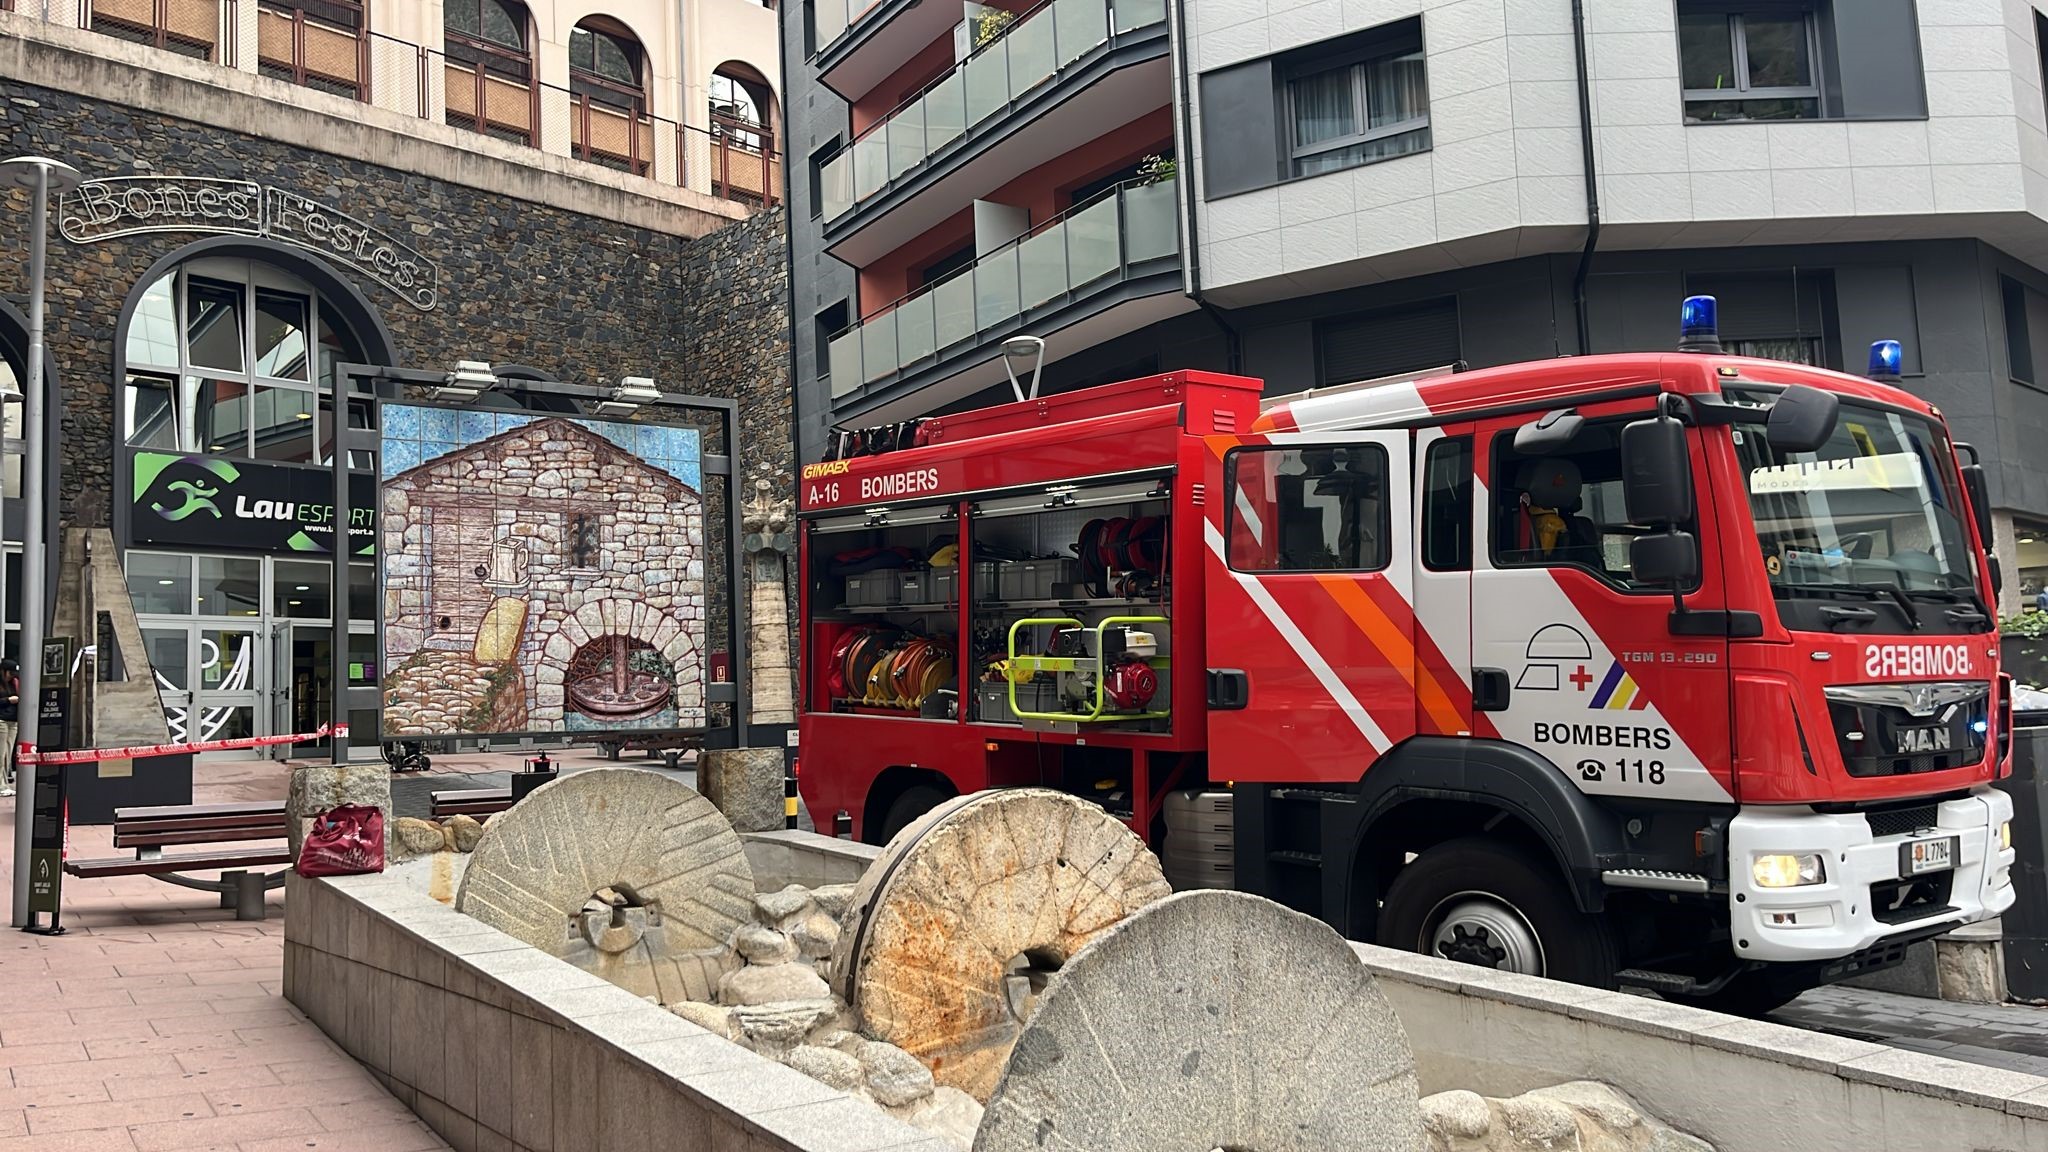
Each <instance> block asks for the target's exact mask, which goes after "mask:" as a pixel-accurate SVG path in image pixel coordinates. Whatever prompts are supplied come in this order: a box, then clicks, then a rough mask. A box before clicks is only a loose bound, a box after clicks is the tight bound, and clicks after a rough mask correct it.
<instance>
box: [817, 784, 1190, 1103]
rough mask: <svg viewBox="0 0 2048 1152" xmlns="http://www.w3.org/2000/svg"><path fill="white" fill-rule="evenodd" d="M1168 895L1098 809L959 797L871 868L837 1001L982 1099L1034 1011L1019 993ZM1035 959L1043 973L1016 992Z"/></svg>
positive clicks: (844, 929) (839, 972) (1153, 862)
mask: <svg viewBox="0 0 2048 1152" xmlns="http://www.w3.org/2000/svg"><path fill="white" fill-rule="evenodd" d="M885 881H886V882H885ZM1170 890H1171V889H1170V888H1169V887H1168V885H1167V883H1166V878H1165V877H1164V876H1162V875H1161V874H1160V870H1159V861H1158V858H1157V857H1155V856H1153V855H1152V853H1151V852H1150V851H1149V850H1148V849H1146V847H1145V844H1144V842H1143V841H1142V840H1139V839H1138V837H1137V836H1135V835H1133V834H1132V832H1131V830H1130V829H1129V828H1126V827H1125V826H1124V825H1123V824H1121V823H1120V822H1118V821H1117V820H1116V819H1115V818H1114V817H1112V816H1110V815H1109V814H1108V813H1107V812H1104V811H1103V810H1102V809H1101V808H1100V807H1098V806H1096V805H1094V804H1090V803H1087V802H1086V801H1083V800H1080V799H1077V798H1075V797H1072V796H1069V795H1066V794H1065V793H1062V792H1053V791H1050V790H1046V789H1037V788H1019V789H1005V790H1001V791H995V792H981V793H976V794H973V795H969V796H964V797H961V798H959V799H956V800H951V801H948V802H947V803H945V804H941V805H940V806H939V807H937V808H935V809H933V810H932V811H931V812H929V813H927V814H925V815H924V816H923V817H921V818H920V819H919V820H918V821H917V822H916V823H914V824H912V825H911V826H910V828H909V829H907V830H905V832H904V833H901V834H899V835H898V836H897V837H896V838H895V839H894V840H893V841H892V842H891V844H890V847H889V849H888V850H887V851H885V852H884V853H883V855H882V856H881V857H880V858H878V859H877V860H875V861H874V863H872V864H870V865H869V866H868V870H867V872H866V873H865V874H864V875H863V876H862V877H861V882H860V884H859V885H857V886H856V888H855V890H854V896H853V899H852V901H851V906H850V908H849V910H848V912H847V914H846V917H845V918H844V920H843V921H842V924H841V927H840V933H839V940H838V943H837V944H836V945H835V947H834V949H833V955H832V966H831V972H832V981H833V985H834V990H835V991H837V992H838V993H839V994H840V995H841V996H843V997H845V998H846V999H847V1001H848V1002H849V1003H851V1004H852V1005H853V1009H854V1011H855V1013H857V1014H858V1015H859V1017H860V1020H861V1024H862V1029H863V1031H865V1032H866V1033H867V1034H868V1035H869V1036H871V1037H874V1038H875V1039H877V1040H887V1041H889V1042H891V1043H894V1044H897V1045H899V1046H901V1047H903V1048H906V1049H908V1050H910V1051H913V1052H916V1053H917V1054H918V1055H919V1057H920V1058H921V1059H923V1060H924V1061H925V1062H926V1063H927V1064H928V1065H929V1066H930V1067H931V1068H932V1070H933V1072H934V1073H935V1074H936V1075H937V1077H938V1080H939V1083H941V1084H950V1085H952V1086H953V1087H955V1088H959V1089H961V1090H962V1091H964V1092H966V1093H967V1094H968V1095H970V1096H974V1097H976V1098H977V1099H980V1098H985V1097H986V1096H987V1095H988V1093H989V1092H990V1091H991V1090H992V1089H993V1088H994V1087H995V1082H996V1078H997V1077H998V1076H999V1075H1000V1074H1001V1073H1002V1068H1003V1062H1004V1061H1005V1060H1006V1059H1007V1058H1008V1057H1009V1054H1010V1046H1011V1044H1012V1043H1013V1042H1014V1041H1015V1039H1016V1036H1017V1031H1018V1029H1019V1028H1021V1027H1022V1026H1023V1025H1022V1018H1023V1017H1024V1016H1026V1015H1028V1014H1029V1012H1030V1003H1029V1001H1030V997H1029V995H1028V994H1020V993H1028V991H1029V990H1030V988H1032V987H1037V986H1039V985H1042V984H1043V981H1044V978H1045V977H1046V976H1047V975H1048V974H1049V970H1051V969H1056V968H1057V967H1058V966H1059V965H1060V964H1061V963H1062V962H1064V961H1065V960H1066V958H1067V957H1069V956H1072V955H1073V954H1074V953H1075V952H1077V951H1079V950H1080V949H1081V947H1082V946H1083V945H1085V944H1086V943H1088V941H1090V940H1092V939H1094V938H1095V937H1096V935H1097V934H1099V933H1101V932H1102V931H1104V930H1105V929H1108V928H1109V927H1110V926H1112V925H1114V924H1116V923H1117V922H1119V921H1121V920H1122V919H1123V918H1124V917H1126V916H1128V915H1130V914H1131V913H1132V912H1135V911H1136V910H1138V909H1139V908H1142V907H1144V906H1145V905H1147V904H1150V903H1151V902H1153V901H1154V900H1157V899H1159V898H1160V897H1163V896H1165V895H1167V894H1168V893H1169V891H1170ZM856 949H857V950H858V952H857V954H856ZM1027 960H1028V961H1029V962H1030V967H1031V968H1032V969H1034V972H1035V974H1034V976H1033V978H1031V979H1019V978H1017V976H1016V974H1015V973H1014V972H1013V970H1012V969H1013V967H1014V966H1015V965H1017V964H1018V963H1019V962H1022V961H1027ZM1019 984H1022V985H1025V987H1024V988H1023V989H1019V988H1018V987H1017V985H1019Z"/></svg>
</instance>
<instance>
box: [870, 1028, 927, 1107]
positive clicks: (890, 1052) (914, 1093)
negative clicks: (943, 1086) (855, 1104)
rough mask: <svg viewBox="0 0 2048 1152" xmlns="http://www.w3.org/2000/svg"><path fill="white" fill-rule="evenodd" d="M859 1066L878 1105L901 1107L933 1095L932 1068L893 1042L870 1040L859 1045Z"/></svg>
mask: <svg viewBox="0 0 2048 1152" xmlns="http://www.w3.org/2000/svg"><path fill="white" fill-rule="evenodd" d="M860 1067H861V1071H862V1072H864V1073H865V1074H866V1075H867V1082H868V1094H869V1095H871V1096H873V1097H874V1098H875V1102H876V1103H877V1104H881V1105H884V1106H886V1107H891V1108H895V1107H901V1106H902V1105H905V1104H913V1103H916V1102H917V1101H919V1100H922V1099H924V1098H925V1097H927V1096H930V1095H931V1094H932V1088H933V1084H932V1070H931V1069H929V1068H927V1067H925V1066H924V1065H923V1064H922V1063H920V1062H919V1061H918V1059H917V1057H915V1056H912V1055H911V1054H910V1053H908V1052H905V1051H904V1050H903V1049H901V1048H898V1047H897V1046H895V1045H894V1044H884V1043H882V1042H880V1041H877V1040H870V1041H868V1042H867V1043H865V1044H863V1045H861V1046H860Z"/></svg>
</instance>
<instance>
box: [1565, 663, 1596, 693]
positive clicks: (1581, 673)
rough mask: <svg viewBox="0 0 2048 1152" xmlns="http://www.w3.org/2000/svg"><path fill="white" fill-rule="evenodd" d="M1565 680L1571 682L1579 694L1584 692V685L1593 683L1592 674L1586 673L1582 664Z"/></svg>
mask: <svg viewBox="0 0 2048 1152" xmlns="http://www.w3.org/2000/svg"><path fill="white" fill-rule="evenodd" d="M1566 679H1568V680H1570V681H1571V682H1572V687H1574V688H1577V689H1578V690H1579V691H1581V692H1584V691H1585V690H1586V685H1588V684H1591V683H1592V682H1593V674H1592V673H1590V672H1588V671H1586V666H1585V665H1584V664H1581V665H1579V667H1578V670H1577V671H1575V672H1573V673H1572V674H1571V675H1570V676H1568V677H1566Z"/></svg>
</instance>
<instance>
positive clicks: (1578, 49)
mask: <svg viewBox="0 0 2048 1152" xmlns="http://www.w3.org/2000/svg"><path fill="white" fill-rule="evenodd" d="M1572 47H1573V50H1574V52H1575V53H1576V54H1577V56H1578V62H1579V153H1580V164H1581V167H1582V170H1583V171H1584V172H1585V174H1586V246H1585V247H1584V248H1582V249H1580V251H1579V268H1578V271H1577V272H1575V273H1573V275H1572V308H1573V310H1574V311H1575V312H1576V313H1577V314H1578V322H1579V355H1581V356H1585V355H1589V354H1591V352H1592V351H1593V320H1592V317H1591V315H1590V314H1589V313H1588V310H1587V307H1586V276H1587V275H1588V274H1589V273H1590V272H1592V270H1593V250H1594V249H1595V248H1597V247H1599V245H1600V182H1599V179H1598V176H1597V173H1596V171H1595V169H1594V164H1593V91H1592V86H1591V84H1590V83H1589V81H1588V79H1587V73H1586V5H1585V0H1572Z"/></svg>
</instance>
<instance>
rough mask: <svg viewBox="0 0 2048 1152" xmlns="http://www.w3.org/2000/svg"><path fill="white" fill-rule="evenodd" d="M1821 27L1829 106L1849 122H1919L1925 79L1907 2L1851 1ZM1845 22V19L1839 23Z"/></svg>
mask: <svg viewBox="0 0 2048 1152" xmlns="http://www.w3.org/2000/svg"><path fill="white" fill-rule="evenodd" d="M1848 8H1849V11H1848V12H1844V11H1842V10H1841V6H1838V9H1837V12H1836V18H1835V19H1832V20H1828V21H1826V22H1825V24H1824V25H1823V27H1822V28H1821V36H1822V37H1823V38H1824V39H1825V40H1826V41H1827V43H1826V44H1824V45H1823V53H1822V55H1823V57H1824V58H1827V59H1829V61H1830V62H1831V63H1832V64H1833V69H1832V75H1830V77H1829V83H1828V90H1829V91H1828V95H1829V97H1830V104H1831V105H1832V106H1833V107H1834V108H1837V109H1839V110H1840V114H1841V115H1843V116H1846V117H1848V118H1850V119H1852V120H1920V119H1924V118H1925V117H1926V116H1927V80H1926V74H1925V71H1924V70H1923V69H1922V67H1921V64H1920V20H1919V16H1918V15H1917V14H1916V13H1915V12H1914V3H1913V0H1855V3H1854V4H1853V5H1850V6H1848ZM1845 17H1847V18H1845Z"/></svg>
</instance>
